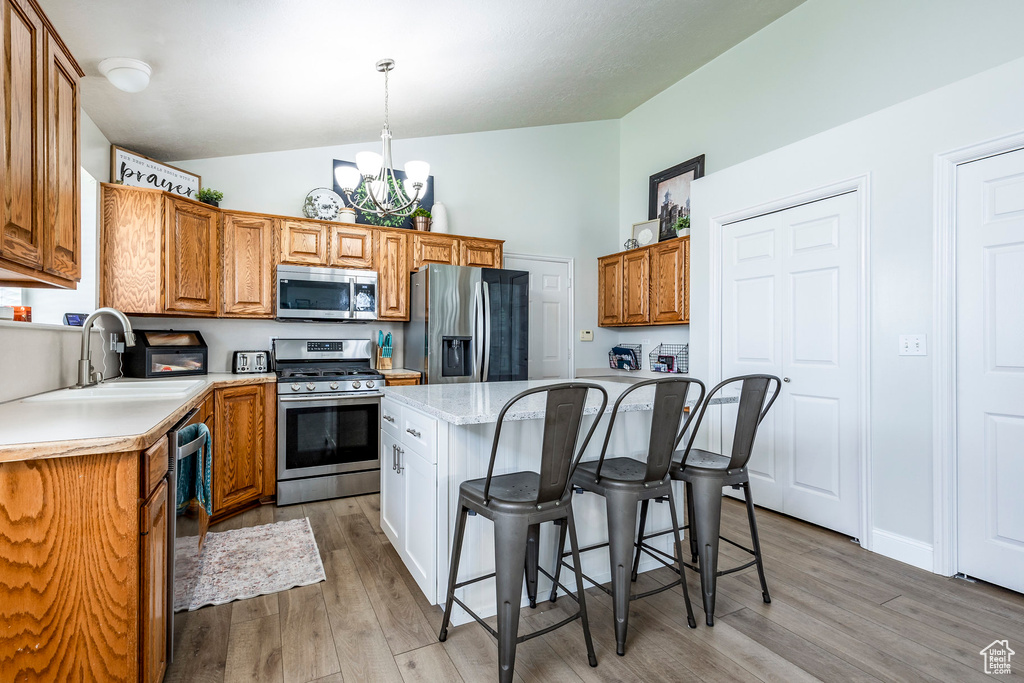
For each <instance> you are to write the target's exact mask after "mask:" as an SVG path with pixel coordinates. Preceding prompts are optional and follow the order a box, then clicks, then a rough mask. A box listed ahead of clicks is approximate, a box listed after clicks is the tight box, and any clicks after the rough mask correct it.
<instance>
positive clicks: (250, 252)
mask: <svg viewBox="0 0 1024 683" xmlns="http://www.w3.org/2000/svg"><path fill="white" fill-rule="evenodd" d="M273 241H274V219H273V218H269V217H267V216H246V215H240V214H230V213H228V214H224V296H223V302H222V305H221V311H220V312H221V314H222V315H231V316H243V315H244V316H248V317H255V318H272V317H273V316H274V309H273V295H272V293H271V292H272V286H271V278H272V277H273V269H274V264H273V257H272V252H273Z"/></svg>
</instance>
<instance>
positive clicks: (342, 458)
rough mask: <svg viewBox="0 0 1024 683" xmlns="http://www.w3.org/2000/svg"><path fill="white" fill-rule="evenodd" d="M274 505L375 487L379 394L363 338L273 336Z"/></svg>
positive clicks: (369, 347) (379, 386)
mask: <svg viewBox="0 0 1024 683" xmlns="http://www.w3.org/2000/svg"><path fill="white" fill-rule="evenodd" d="M272 355H273V361H274V370H275V371H276V372H277V383H278V386H277V504H278V505H291V504H293V503H303V502H309V501H313V500H324V499H326V498H340V497H343V496H355V495H359V494H363V493H374V492H376V491H379V490H380V398H381V396H383V388H384V376H383V375H381V374H380V373H378V372H377V371H376V370H374V369H373V367H372V365H373V344H372V342H370V341H369V340H367V339H275V340H274V343H273V352H272Z"/></svg>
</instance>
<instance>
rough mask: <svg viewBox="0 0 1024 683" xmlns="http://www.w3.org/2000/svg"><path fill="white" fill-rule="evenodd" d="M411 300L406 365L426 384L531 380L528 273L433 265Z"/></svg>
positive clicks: (415, 284) (418, 277)
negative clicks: (529, 363) (529, 366)
mask: <svg viewBox="0 0 1024 683" xmlns="http://www.w3.org/2000/svg"><path fill="white" fill-rule="evenodd" d="M410 297H411V305H412V310H411V311H410V315H409V322H408V323H406V325H405V365H406V367H407V368H409V369H410V370H418V371H420V372H421V373H423V377H424V382H425V383H427V384H446V383H457V382H502V381H509V380H525V379H527V350H528V348H529V340H530V338H529V319H530V274H529V273H528V272H526V271H525V270H501V269H498V268H469V267H464V266H442V265H427V266H423V267H422V268H420V270H419V271H418V272H415V273H413V274H412V291H411V293H410Z"/></svg>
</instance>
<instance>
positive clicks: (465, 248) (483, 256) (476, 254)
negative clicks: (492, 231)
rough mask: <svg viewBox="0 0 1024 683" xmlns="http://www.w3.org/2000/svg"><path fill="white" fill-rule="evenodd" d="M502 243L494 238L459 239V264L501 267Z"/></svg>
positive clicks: (478, 266)
mask: <svg viewBox="0 0 1024 683" xmlns="http://www.w3.org/2000/svg"><path fill="white" fill-rule="evenodd" d="M501 247H502V243H501V242H499V241H496V240H481V239H467V238H462V239H460V240H459V265H461V266H475V267H477V268H501Z"/></svg>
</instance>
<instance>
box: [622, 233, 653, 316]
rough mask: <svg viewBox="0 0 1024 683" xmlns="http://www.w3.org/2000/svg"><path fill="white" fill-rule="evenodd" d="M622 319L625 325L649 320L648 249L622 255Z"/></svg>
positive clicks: (649, 272) (649, 256)
mask: <svg viewBox="0 0 1024 683" xmlns="http://www.w3.org/2000/svg"><path fill="white" fill-rule="evenodd" d="M622 281H623V287H622V293H623V302H622V321H623V322H624V323H626V324H627V325H637V324H644V323H647V322H650V319H651V316H650V313H651V312H650V301H651V296H650V287H651V284H650V283H651V252H650V250H649V249H642V250H638V251H631V252H627V253H625V254H623V255H622Z"/></svg>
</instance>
